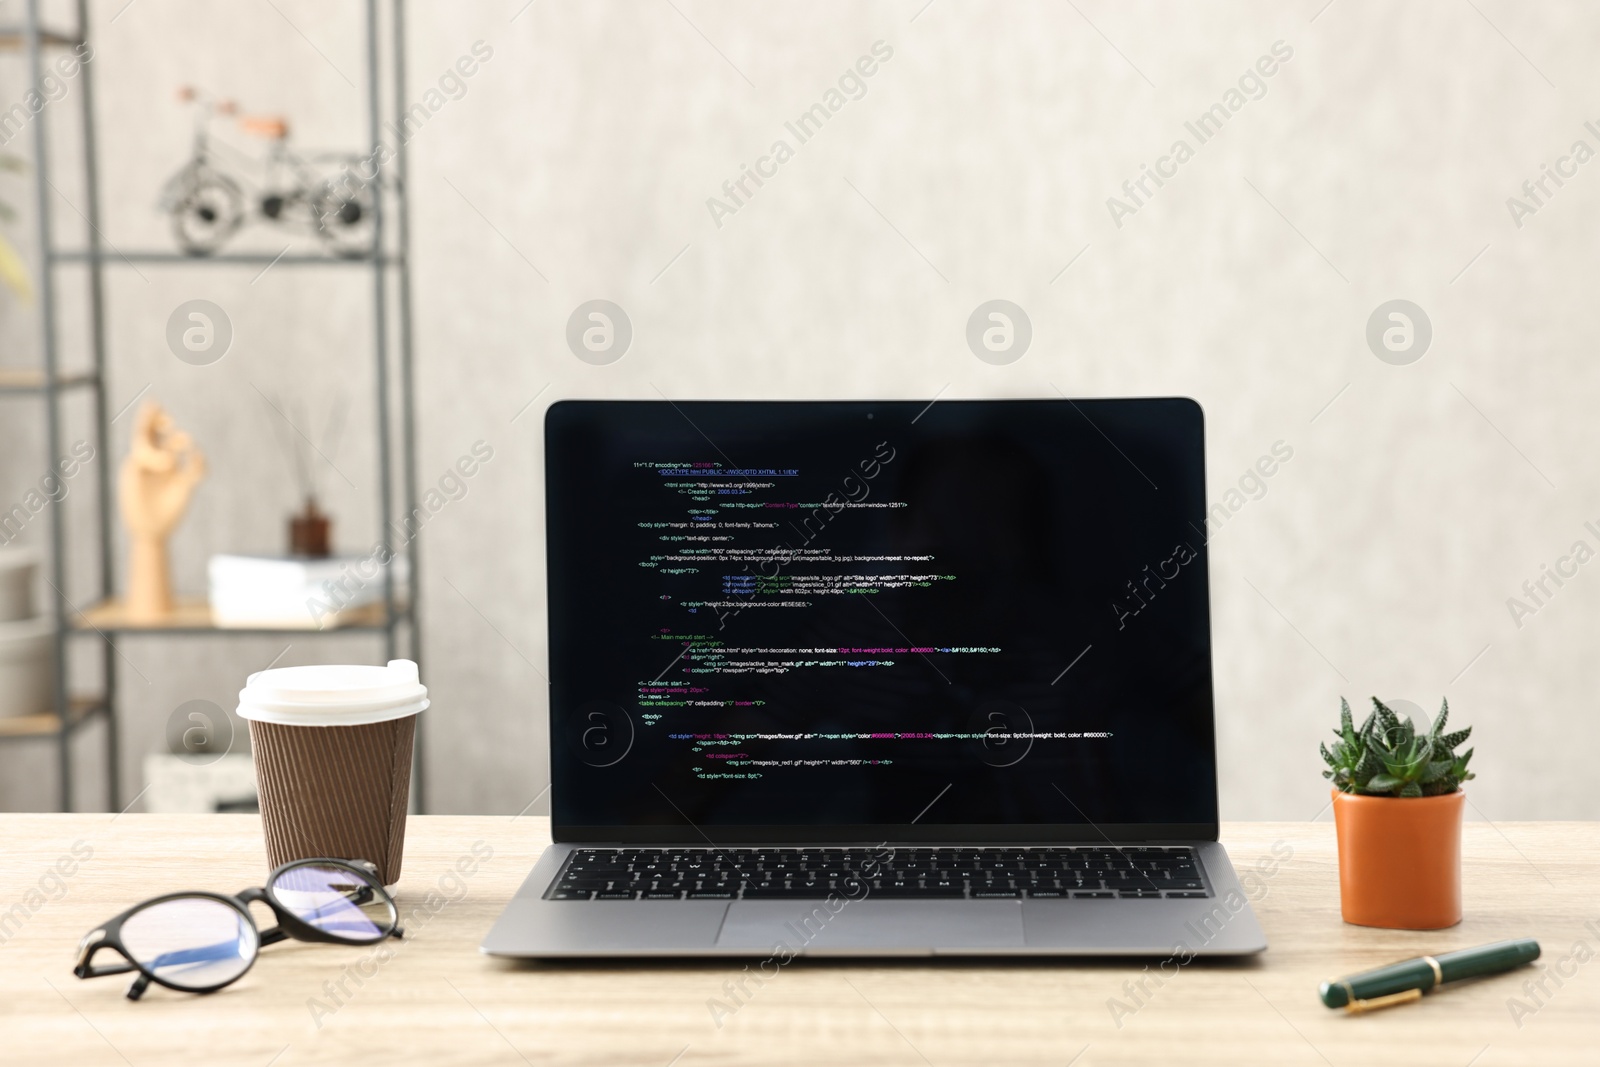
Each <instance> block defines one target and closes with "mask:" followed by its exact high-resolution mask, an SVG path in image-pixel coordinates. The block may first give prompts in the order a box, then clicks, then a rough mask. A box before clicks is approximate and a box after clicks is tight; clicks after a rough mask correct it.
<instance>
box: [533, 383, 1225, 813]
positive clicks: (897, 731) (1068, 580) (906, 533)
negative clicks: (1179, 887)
mask: <svg viewBox="0 0 1600 1067" xmlns="http://www.w3.org/2000/svg"><path fill="white" fill-rule="evenodd" d="M545 432H546V442H545V444H546V450H547V451H546V472H547V491H548V499H547V507H548V515H547V524H548V526H547V528H548V540H549V545H548V547H549V590H550V683H551V688H550V698H551V720H552V723H551V725H552V747H551V765H552V774H553V790H552V798H553V812H554V821H555V827H556V836H557V838H558V840H613V839H616V840H636V841H652V840H659V841H668V840H671V841H680V840H681V841H703V840H704V839H707V838H709V839H710V840H713V841H714V842H715V843H717V844H723V843H725V842H737V841H751V840H762V841H770V842H773V843H781V842H783V841H816V840H842V841H850V840H877V839H883V838H890V839H899V840H934V839H939V840H975V841H982V840H1023V839H1039V838H1044V839H1057V838H1059V839H1063V840H1086V841H1097V840H1103V839H1104V838H1105V837H1106V836H1113V837H1117V838H1122V839H1126V838H1130V837H1131V838H1138V837H1187V836H1195V837H1202V836H1214V834H1215V826H1216V818H1217V815H1216V764H1215V753H1214V743H1213V723H1212V695H1211V647H1210V623H1209V607H1208V593H1207V573H1206V545H1205V484H1204V466H1205V461H1204V449H1203V420H1202V415H1201V411H1200V408H1199V406H1198V405H1197V404H1195V403H1194V402H1193V401H1190V400H1184V399H1143V400H1079V401H1069V400H1007V401H940V402H937V403H934V404H932V405H929V404H927V403H925V402H882V403H879V402H831V401H827V402H743V401H741V402H722V401H708V402H679V403H669V402H626V401H564V402H561V403H558V404H555V405H553V406H552V407H551V408H550V411H549V413H548V415H547V417H546V421H545Z"/></svg>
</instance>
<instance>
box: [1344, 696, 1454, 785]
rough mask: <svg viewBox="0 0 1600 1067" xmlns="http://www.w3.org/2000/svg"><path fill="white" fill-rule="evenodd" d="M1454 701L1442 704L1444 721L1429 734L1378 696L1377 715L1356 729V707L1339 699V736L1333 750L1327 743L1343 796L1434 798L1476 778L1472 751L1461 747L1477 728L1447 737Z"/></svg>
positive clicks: (1374, 706)
mask: <svg viewBox="0 0 1600 1067" xmlns="http://www.w3.org/2000/svg"><path fill="white" fill-rule="evenodd" d="M1449 719H1450V702H1449V701H1448V700H1445V701H1442V702H1441V704H1440V707H1439V717H1438V718H1437V719H1435V720H1434V723H1433V727H1432V729H1430V730H1429V731H1428V732H1427V733H1425V734H1419V733H1417V731H1416V727H1415V726H1414V725H1413V724H1412V722H1411V720H1410V719H1402V718H1400V717H1399V716H1398V715H1396V714H1395V713H1394V711H1393V710H1392V709H1391V708H1390V707H1389V706H1388V705H1387V704H1385V703H1384V702H1383V701H1381V700H1379V699H1378V698H1377V697H1373V698H1372V711H1371V712H1370V713H1369V714H1368V715H1367V718H1366V721H1365V722H1363V723H1362V724H1361V727H1360V729H1357V728H1356V727H1355V725H1354V720H1353V718H1352V716H1351V714H1350V704H1349V702H1348V701H1346V700H1345V699H1344V698H1343V697H1340V698H1339V729H1337V730H1335V731H1334V732H1333V733H1334V736H1335V737H1337V738H1338V740H1337V741H1335V742H1334V743H1333V748H1332V749H1330V748H1328V746H1327V745H1326V744H1323V745H1322V758H1323V760H1324V761H1325V762H1326V763H1327V764H1328V768H1329V769H1328V770H1325V771H1323V772H1322V776H1323V777H1324V778H1329V779H1332V780H1333V784H1334V787H1335V788H1337V789H1338V790H1339V791H1340V792H1344V793H1356V794H1359V795H1361V796H1369V797H1382V796H1387V797H1433V796H1440V795H1442V794H1446V793H1454V792H1455V791H1456V790H1457V789H1460V788H1461V783H1462V782H1465V781H1469V780H1471V779H1472V778H1474V777H1476V775H1474V774H1473V773H1472V772H1471V771H1469V770H1467V764H1468V763H1469V762H1470V761H1471V760H1472V752H1473V750H1472V749H1470V748H1469V749H1467V750H1466V751H1465V752H1463V753H1461V754H1460V755H1457V754H1456V748H1457V746H1459V745H1460V744H1461V743H1462V742H1464V741H1466V739H1467V738H1469V737H1471V736H1472V727H1470V726H1469V727H1467V728H1466V729H1465V730H1457V731H1455V732H1454V733H1448V734H1447V733H1445V732H1444V727H1445V723H1447V722H1448V721H1449Z"/></svg>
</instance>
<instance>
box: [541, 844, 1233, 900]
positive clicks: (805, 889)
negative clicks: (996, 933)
mask: <svg viewBox="0 0 1600 1067" xmlns="http://www.w3.org/2000/svg"><path fill="white" fill-rule="evenodd" d="M835 893H836V894H838V895H839V896H842V897H845V898H848V899H859V898H862V897H874V898H891V897H893V898H906V897H920V898H929V899H936V898H970V899H988V898H997V899H1006V898H1019V897H1040V898H1053V899H1062V898H1086V899H1096V898H1098V899H1114V898H1127V897H1150V898H1161V897H1179V898H1200V897H1208V896H1210V895H1211V892H1210V889H1209V887H1208V886H1207V884H1206V880H1205V878H1204V876H1203V875H1202V874H1201V871H1200V864H1199V861H1198V859H1197V857H1196V856H1195V852H1194V849H1192V848H1188V847H1185V846H1142V847H1137V848H1108V847H1100V848H1091V847H1084V848H897V849H893V850H890V849H888V848H580V849H576V850H574V851H573V853H572V855H571V856H569V857H568V858H567V862H566V864H565V865H564V866H563V867H562V869H561V873H560V874H558V875H557V876H556V879H555V881H554V882H552V883H551V884H550V888H549V889H548V890H547V891H546V892H545V899H547V900H680V899H688V900H697V899H698V900H735V899H742V900H770V899H783V898H788V899H823V898H826V897H828V896H829V895H830V894H835Z"/></svg>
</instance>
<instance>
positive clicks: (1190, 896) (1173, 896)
mask: <svg viewBox="0 0 1600 1067" xmlns="http://www.w3.org/2000/svg"><path fill="white" fill-rule="evenodd" d="M1167 899H1168V900H1204V899H1206V895H1205V894H1204V893H1196V892H1193V891H1192V890H1187V889H1185V890H1180V891H1179V892H1176V893H1168V894H1167Z"/></svg>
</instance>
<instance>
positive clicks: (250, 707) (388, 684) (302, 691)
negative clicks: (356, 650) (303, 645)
mask: <svg viewBox="0 0 1600 1067" xmlns="http://www.w3.org/2000/svg"><path fill="white" fill-rule="evenodd" d="M427 706H428V687H427V686H425V685H423V684H421V683H420V682H419V681H418V680H417V665H416V664H415V663H413V662H412V661H411V660H408V659H392V660H390V661H389V665H388V666H387V667H372V666H362V665H352V666H343V665H340V666H316V667H279V668H277V669H275V670H266V671H257V672H256V673H255V674H252V675H251V676H250V677H249V678H247V679H245V685H244V688H243V689H241V690H239V709H238V710H239V717H240V718H244V719H255V720H256V721H258V722H276V723H283V724H285V725H288V726H360V725H362V724H364V723H369V722H387V721H388V720H389V719H401V718H404V717H405V716H407V715H415V714H417V713H418V712H420V711H422V710H423V709H424V708H426V707H427Z"/></svg>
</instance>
